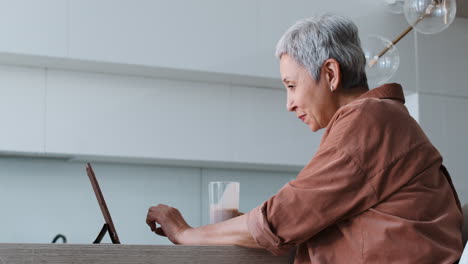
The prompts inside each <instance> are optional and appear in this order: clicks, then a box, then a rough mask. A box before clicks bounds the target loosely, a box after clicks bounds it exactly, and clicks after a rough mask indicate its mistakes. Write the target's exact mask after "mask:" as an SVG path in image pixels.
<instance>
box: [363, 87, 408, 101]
mask: <svg viewBox="0 0 468 264" xmlns="http://www.w3.org/2000/svg"><path fill="white" fill-rule="evenodd" d="M366 98H378V99H392V100H398V101H401V102H402V103H403V104H404V103H405V95H404V94H403V88H402V87H401V85H400V84H398V83H387V84H384V85H382V86H380V87H377V88H374V89H372V90H369V91H368V92H366V93H364V94H362V95H361V96H359V97H358V99H357V100H359V99H366Z"/></svg>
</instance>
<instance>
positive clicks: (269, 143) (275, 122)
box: [230, 87, 323, 167]
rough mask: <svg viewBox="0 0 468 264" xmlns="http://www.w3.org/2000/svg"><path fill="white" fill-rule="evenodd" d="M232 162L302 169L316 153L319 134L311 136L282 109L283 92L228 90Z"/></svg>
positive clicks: (248, 88)
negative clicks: (230, 105) (230, 102)
mask: <svg viewBox="0 0 468 264" xmlns="http://www.w3.org/2000/svg"><path fill="white" fill-rule="evenodd" d="M231 100H232V106H233V107H232V125H231V126H232V128H233V129H232V131H231V140H230V142H231V144H232V153H233V160H234V161H237V162H242V163H243V162H247V163H249V162H250V163H259V164H283V165H293V166H299V167H302V166H304V165H305V164H306V163H307V162H308V161H309V160H310V159H311V158H312V156H313V155H314V153H315V152H316V151H317V148H318V145H319V143H320V139H321V137H322V134H323V131H321V132H318V133H313V132H312V131H310V128H308V127H307V125H305V124H304V123H302V122H301V120H299V119H298V118H297V117H296V116H295V114H294V113H291V112H288V111H287V109H286V91H285V90H279V89H262V88H252V87H233V89H232V96H231Z"/></svg>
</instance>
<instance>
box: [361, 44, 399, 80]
mask: <svg viewBox="0 0 468 264" xmlns="http://www.w3.org/2000/svg"><path fill="white" fill-rule="evenodd" d="M386 47H388V48H389V49H388V51H387V52H386V53H385V54H384V55H383V56H382V57H380V58H378V55H379V53H381V51H382V50H383V49H385V48H386ZM362 49H363V51H364V55H365V56H366V75H367V80H368V83H369V86H370V87H371V88H374V87H377V86H380V85H382V84H384V83H386V82H387V81H388V80H390V78H392V76H393V75H394V74H395V72H396V70H397V69H398V65H399V64H400V55H399V53H398V50H397V48H396V47H395V46H394V45H392V42H391V41H389V40H387V39H385V38H383V37H381V36H377V35H371V36H368V37H367V38H365V39H364V41H363V42H362Z"/></svg>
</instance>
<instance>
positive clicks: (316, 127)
mask: <svg viewBox="0 0 468 264" xmlns="http://www.w3.org/2000/svg"><path fill="white" fill-rule="evenodd" d="M309 128H310V130H312V132H317V131H318V130H319V129H320V128H321V127H319V126H317V125H316V124H310V125H309Z"/></svg>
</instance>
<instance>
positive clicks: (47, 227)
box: [0, 157, 295, 244]
mask: <svg viewBox="0 0 468 264" xmlns="http://www.w3.org/2000/svg"><path fill="white" fill-rule="evenodd" d="M93 168H94V171H95V173H96V176H97V178H98V181H99V183H100V186H101V190H102V192H103V194H104V196H105V199H106V202H107V205H108V207H109V210H110V212H111V214H112V217H113V221H114V224H115V226H116V229H117V232H118V234H119V236H120V239H121V242H122V243H125V244H170V242H169V241H168V240H167V239H165V238H162V237H159V236H156V235H154V234H153V233H151V231H150V230H149V228H148V226H147V225H146V223H145V219H146V213H147V210H148V208H149V207H150V206H152V205H156V204H158V203H163V204H167V205H170V206H173V207H176V208H178V209H179V210H180V211H181V213H182V214H183V216H184V217H186V220H187V221H188V223H189V224H190V225H192V226H199V225H200V224H201V223H204V224H206V223H207V215H208V210H207V204H206V203H207V202H208V198H207V195H208V191H207V185H208V182H209V181H219V180H236V181H239V182H240V196H241V199H240V209H241V211H244V212H247V211H249V210H251V209H252V208H254V207H256V206H258V205H260V203H261V202H262V201H264V200H266V199H268V198H269V197H270V196H271V195H272V194H274V193H275V192H276V191H277V190H279V188H281V187H282V186H283V185H284V184H285V183H286V182H288V181H289V180H291V179H292V178H293V177H294V176H295V173H277V172H258V171H231V170H219V169H218V170H212V169H201V168H174V167H156V166H142V165H138V166H136V165H129V164H106V163H94V164H93ZM0 208H1V210H2V224H1V225H0V234H1V236H0V242H15V243H25V242H27V243H50V242H51V241H52V239H53V237H54V236H55V235H56V234H58V233H61V234H64V235H65V236H66V237H67V239H68V242H69V243H84V244H89V243H91V242H92V241H93V240H94V239H95V238H96V236H97V234H98V233H99V231H100V228H101V227H102V224H103V218H102V214H101V212H100V209H99V205H98V203H97V201H96V197H95V196H94V193H93V191H92V187H91V184H90V182H89V179H88V176H87V175H86V173H85V164H84V163H78V162H77V163H75V162H67V161H62V160H51V159H29V158H5V157H4V158H0ZM104 241H105V242H109V241H110V240H109V238H108V236H106V238H105V240H104Z"/></svg>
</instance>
